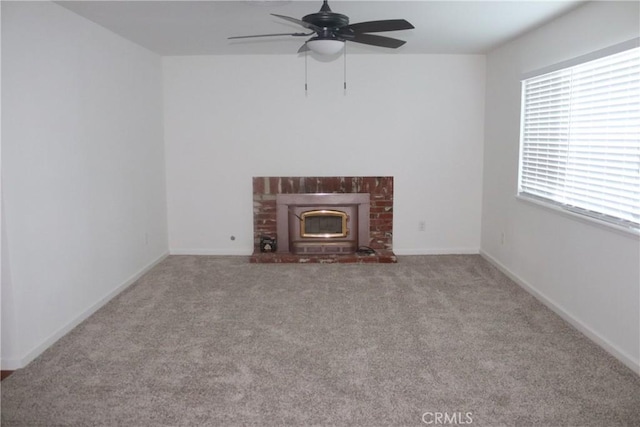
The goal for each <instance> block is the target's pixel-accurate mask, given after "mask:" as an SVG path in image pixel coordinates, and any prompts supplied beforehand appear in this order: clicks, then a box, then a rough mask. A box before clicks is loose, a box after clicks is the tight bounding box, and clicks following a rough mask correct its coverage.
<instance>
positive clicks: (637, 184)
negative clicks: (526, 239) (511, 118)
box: [519, 47, 640, 229]
mask: <svg viewBox="0 0 640 427" xmlns="http://www.w3.org/2000/svg"><path fill="white" fill-rule="evenodd" d="M522 89H523V98H522V99H523V116H522V129H521V132H522V135H521V152H520V177H519V178H520V179H519V181H520V182H519V194H521V195H523V196H528V197H533V198H536V199H538V200H542V201H544V202H549V203H552V204H555V205H559V206H562V207H563V208H566V209H569V210H571V211H574V212H577V213H581V214H585V215H589V216H593V217H596V218H598V219H601V220H604V221H607V222H612V223H615V224H616V225H619V226H623V227H627V228H633V229H638V228H639V224H640V48H637V47H636V48H633V49H628V50H625V51H623V52H620V53H616V54H613V55H610V56H606V57H604V58H600V59H596V60H593V61H589V62H585V63H582V64H579V65H575V66H572V67H569V68H564V69H560V70H557V71H553V72H550V73H546V74H543V75H538V76H535V77H532V78H528V79H526V80H524V81H523V88H522Z"/></svg>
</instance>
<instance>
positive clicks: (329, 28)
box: [302, 11, 349, 39]
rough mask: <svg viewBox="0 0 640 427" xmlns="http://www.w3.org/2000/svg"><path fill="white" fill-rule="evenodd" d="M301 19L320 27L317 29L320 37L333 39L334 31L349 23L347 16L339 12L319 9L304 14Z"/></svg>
mask: <svg viewBox="0 0 640 427" xmlns="http://www.w3.org/2000/svg"><path fill="white" fill-rule="evenodd" d="M302 20H303V21H304V22H306V23H308V24H311V25H315V26H316V27H318V28H321V29H322V31H317V34H318V37H319V38H320V39H324V38H327V39H335V38H336V36H335V31H337V30H338V29H340V28H342V27H345V26H347V25H349V17H348V16H346V15H343V14H341V13H335V12H331V11H329V12H325V11H320V12H317V13H312V14H310V15H306V16H304V17H303V18H302Z"/></svg>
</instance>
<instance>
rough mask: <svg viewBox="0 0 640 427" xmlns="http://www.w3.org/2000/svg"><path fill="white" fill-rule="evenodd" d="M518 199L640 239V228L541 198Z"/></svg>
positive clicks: (525, 197) (518, 198)
mask: <svg viewBox="0 0 640 427" xmlns="http://www.w3.org/2000/svg"><path fill="white" fill-rule="evenodd" d="M516 199H517V200H521V201H523V202H525V203H530V204H532V205H535V206H539V207H541V208H544V209H547V210H550V211H552V212H557V213H559V214H561V215H563V216H566V217H568V218H572V219H575V220H578V221H580V222H583V223H586V224H590V225H595V226H597V227H599V228H602V229H605V230H608V231H614V232H616V233H618V234H622V235H625V236H627V237H634V238H636V239H637V240H640V230H638V229H634V228H627V227H623V226H620V225H616V224H612V223H610V222H607V221H602V220H599V219H598V218H594V217H591V216H588V215H582V214H580V213H577V212H573V211H571V210H569V209H566V208H564V207H562V206H558V205H554V204H551V203H545V202H543V201H541V200H538V199H534V198H531V197H527V196H523V195H520V194H516Z"/></svg>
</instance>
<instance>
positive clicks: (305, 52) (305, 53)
mask: <svg viewBox="0 0 640 427" xmlns="http://www.w3.org/2000/svg"><path fill="white" fill-rule="evenodd" d="M307 93H308V92H307V51H306V50H305V51H304V96H307Z"/></svg>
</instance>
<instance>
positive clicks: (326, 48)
mask: <svg viewBox="0 0 640 427" xmlns="http://www.w3.org/2000/svg"><path fill="white" fill-rule="evenodd" d="M307 46H308V47H309V49H311V51H313V52H315V53H317V54H319V55H334V54H336V53H338V52H340V51H341V50H342V49H343V48H344V42H343V41H340V40H327V39H324V40H322V39H321V40H309V41H308V42H307Z"/></svg>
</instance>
